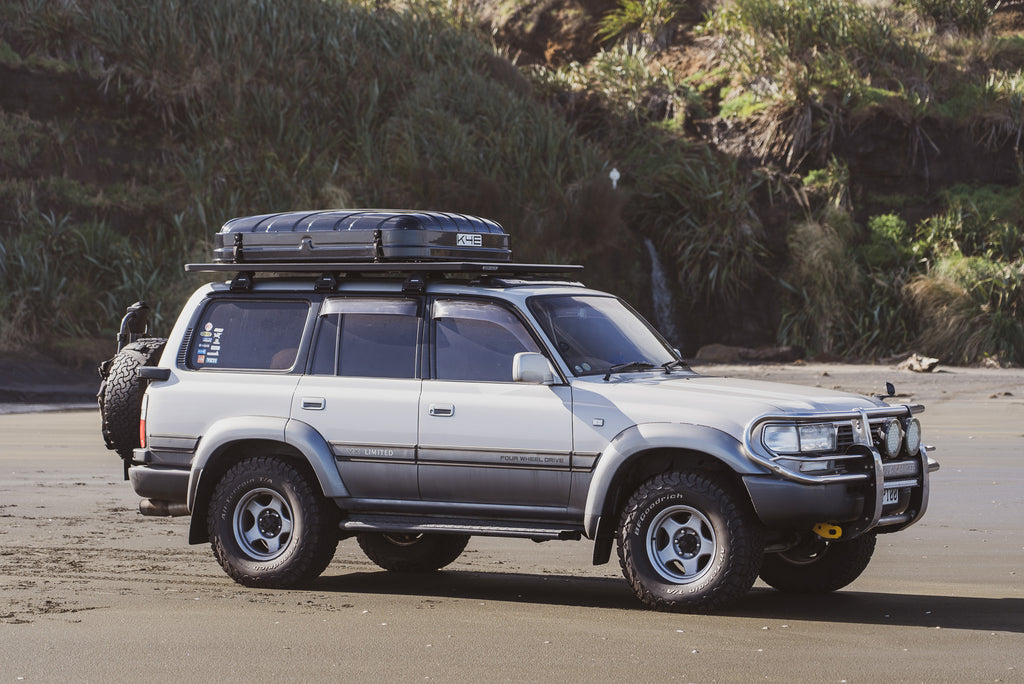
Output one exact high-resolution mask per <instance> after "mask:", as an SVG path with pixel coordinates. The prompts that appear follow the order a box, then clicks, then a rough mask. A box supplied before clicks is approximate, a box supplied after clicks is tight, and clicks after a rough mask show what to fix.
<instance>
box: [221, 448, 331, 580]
mask: <svg viewBox="0 0 1024 684" xmlns="http://www.w3.org/2000/svg"><path fill="white" fill-rule="evenodd" d="M338 517H339V512H338V509H337V507H336V506H335V505H334V504H333V503H332V502H331V501H330V500H328V499H327V498H326V497H324V496H323V495H322V494H321V493H320V490H319V486H318V485H317V484H316V482H315V480H314V479H313V478H312V476H311V475H307V474H306V472H305V470H304V469H302V468H300V467H299V466H298V465H297V464H295V463H292V462H290V461H288V460H287V459H285V458H282V457H277V456H254V457H251V458H247V459H245V460H243V461H240V462H239V463H237V464H235V465H234V466H232V467H231V468H230V469H229V470H228V471H227V472H226V473H225V474H224V475H223V477H221V478H220V480H219V481H218V482H217V486H216V487H215V488H214V491H213V496H212V497H211V498H210V507H209V514H208V516H207V531H208V532H209V535H210V546H211V547H213V554H214V556H216V557H217V562H218V563H220V566H221V567H222V568H224V572H226V573H227V574H228V576H229V577H231V579H233V580H235V581H236V582H238V583H239V584H243V585H245V586H247V587H261V588H274V589H287V588H291V587H297V586H302V585H305V584H308V583H309V582H311V581H313V580H314V579H316V578H317V577H319V576H320V573H322V572H323V571H324V570H325V569H326V568H327V566H328V565H329V564H330V562H331V559H332V558H334V552H335V550H336V549H337V547H338Z"/></svg>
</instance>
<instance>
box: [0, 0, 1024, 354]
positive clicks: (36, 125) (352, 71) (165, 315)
mask: <svg viewBox="0 0 1024 684" xmlns="http://www.w3.org/2000/svg"><path fill="white" fill-rule="evenodd" d="M556 10H557V11H556ZM705 12H706V13H705ZM1002 20H1003V17H1002V15H1000V14H998V13H994V12H993V10H992V9H991V8H990V7H989V6H988V5H986V4H985V3H984V2H981V0H957V2H953V3H950V2H944V3H934V2H926V1H925V0H899V1H898V2H891V3H877V2H872V3H856V2H847V1H845V0H789V1H788V2H784V3H783V2H781V1H780V0H730V1H728V2H723V3H721V4H720V5H719V4H717V3H714V4H708V5H704V4H700V3H697V2H685V1H683V0H622V1H621V2H616V1H615V0H562V1H561V2H526V3H503V2H499V1H497V0H495V2H491V3H488V2H480V1H475V2H470V1H469V0H466V1H465V2H460V1H459V0H409V1H404V2H399V1H397V0H396V1H394V2H379V1H378V2H370V1H368V0H367V1H365V2H344V1H342V0H327V1H322V0H293V1H291V2H287V3H283V2H275V1H273V0H208V1H207V2H191V1H189V0H167V1H163V2H143V1H142V0H124V1H122V2H117V3H114V2H110V1H109V0H92V1H90V2H84V3H61V2H53V1H50V0H12V1H11V2H8V3H5V4H4V5H3V7H0V82H2V83H3V87H2V88H0V283H2V289H0V348H7V349H11V348H25V347H29V346H34V347H39V346H42V347H46V348H49V349H50V351H56V352H60V351H61V347H64V348H65V350H64V353H65V355H66V356H67V357H68V358H76V357H77V358H83V357H88V356H89V353H86V352H81V351H73V350H81V349H84V348H88V344H87V341H88V340H90V339H94V338H97V337H99V338H104V339H103V342H104V350H105V351H106V346H109V342H108V340H109V339H110V338H109V337H107V336H110V335H112V333H113V326H115V325H116V323H117V322H118V320H119V317H120V315H121V313H122V311H123V307H124V306H125V305H126V304H128V303H130V302H132V301H134V300H136V299H138V298H140V297H142V298H145V299H147V300H148V301H149V303H150V304H151V305H154V306H155V307H157V317H156V325H157V327H158V328H162V327H166V325H167V324H168V321H169V320H171V319H173V316H174V315H175V313H176V310H177V307H178V306H179V304H180V302H181V300H182V298H183V297H184V296H186V295H187V293H188V291H189V290H190V289H191V288H192V287H193V286H194V285H195V280H194V278H193V277H186V276H185V275H184V273H183V272H182V270H181V264H182V263H183V262H185V261H189V260H197V259H202V258H204V257H205V255H206V253H207V250H208V249H209V243H210V237H211V236H212V234H213V233H214V232H215V231H216V230H217V229H218V227H219V226H220V224H221V223H223V221H225V220H226V219H228V218H231V217H233V216H238V215H244V214H255V213H263V212H271V211H278V210H287V209H298V208H312V209H316V208H329V207H341V206H390V207H423V208H431V209H438V210H452V211H462V212H468V213H478V214H481V215H485V216H488V217H492V218H495V219H497V220H499V221H500V222H502V223H503V224H504V225H505V226H506V228H507V229H508V230H509V231H510V232H511V233H512V235H513V246H514V247H515V250H516V254H517V257H519V258H521V259H524V260H547V261H571V262H581V263H584V264H585V265H586V266H587V267H588V271H587V273H588V275H587V278H586V279H587V282H588V283H591V284H593V285H595V286H598V287H603V288H607V289H610V290H612V291H615V292H617V293H619V294H622V295H623V296H626V297H627V298H629V299H630V300H632V301H634V302H637V303H638V304H639V305H640V307H641V309H642V310H645V311H647V312H650V311H651V310H652V306H651V305H650V304H649V302H650V282H649V273H650V270H651V264H650V261H649V255H648V251H647V249H645V246H644V243H645V241H649V243H650V244H652V245H653V246H654V247H655V248H656V251H657V253H658V254H659V256H660V260H661V262H662V264H663V266H664V267H665V268H666V270H667V271H668V272H669V273H670V274H672V275H673V276H674V277H673V278H672V292H671V293H670V294H672V296H673V297H674V301H675V309H674V320H673V321H663V323H666V324H668V323H670V322H671V323H674V324H675V327H676V328H677V329H679V330H681V331H682V335H681V338H680V339H676V340H673V342H675V343H677V344H679V345H680V346H682V347H683V348H684V351H686V352H687V353H694V352H695V351H696V348H697V347H698V346H699V345H701V344H704V343H707V342H714V341H723V342H727V343H732V344H742V345H746V346H755V345H758V344H769V343H787V344H797V345H801V346H804V347H805V348H807V349H808V350H809V352H811V353H829V354H839V355H845V356H851V357H860V358H870V357H878V356H884V355H889V354H893V353H896V352H900V351H904V350H907V351H909V350H911V349H915V350H918V351H922V352H926V353H932V354H935V355H938V356H942V357H943V358H944V359H946V360H948V361H951V362H957V363H975V362H979V361H982V360H985V359H995V360H998V361H1000V362H1003V363H1015V364H1021V363H1024V323H1022V318H1024V286H1022V280H1024V251H1022V250H1024V238H1022V224H1021V219H1020V216H1021V212H1020V210H1019V209H1020V204H1021V202H1024V195H1022V186H1021V182H1020V177H1019V167H1020V159H1021V158H1020V152H1021V150H1020V145H1021V137H1022V131H1024V72H1022V71H1021V68H1022V67H1024V38H1022V37H1021V36H1019V35H1017V34H1015V33H1014V32H1013V31H1012V30H1003V29H1000V30H996V29H997V28H998V27H996V26H995V25H996V23H997V22H999V21H1002ZM491 40H494V41H495V43H496V44H492V43H491V42H490V41H491ZM502 55H504V56H507V57H510V58H513V59H516V60H518V61H519V64H520V66H519V67H518V68H517V67H516V66H514V65H513V64H512V63H511V62H510V61H509V60H508V59H505V58H504V57H503V56H502ZM613 168H614V169H616V170H617V171H618V177H619V178H620V179H621V180H620V181H618V184H617V186H615V187H613V181H612V180H611V179H610V177H609V172H611V171H612V169H613Z"/></svg>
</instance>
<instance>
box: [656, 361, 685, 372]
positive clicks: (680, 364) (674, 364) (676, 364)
mask: <svg viewBox="0 0 1024 684" xmlns="http://www.w3.org/2000/svg"><path fill="white" fill-rule="evenodd" d="M661 367H662V368H664V369H665V375H672V369H673V368H681V369H682V370H690V367H689V366H687V365H686V362H685V361H683V360H682V359H672V360H671V361H666V362H665V363H663V364H661Z"/></svg>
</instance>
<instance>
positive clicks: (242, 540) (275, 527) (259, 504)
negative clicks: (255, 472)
mask: <svg viewBox="0 0 1024 684" xmlns="http://www.w3.org/2000/svg"><path fill="white" fill-rule="evenodd" d="M232 526H233V529H234V537H235V542H236V543H237V544H238V546H239V548H240V549H241V550H242V552H243V553H245V554H246V555H247V556H249V557H250V558H252V559H254V560H257V561H270V560H274V559H275V558H277V557H278V556H280V555H281V554H283V553H284V552H285V551H287V550H288V547H289V546H290V545H291V541H292V536H293V532H294V531H295V516H294V513H293V512H292V508H291V505H290V504H289V502H288V500H287V499H285V497H284V496H283V495H282V494H281V493H280V492H278V491H277V490H274V489H270V488H263V487H261V488H259V489H254V490H252V491H250V492H248V493H247V494H245V496H243V497H242V498H241V499H240V500H239V501H238V503H237V504H236V505H235V510H234V515H233V520H232Z"/></svg>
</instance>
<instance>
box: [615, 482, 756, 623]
mask: <svg viewBox="0 0 1024 684" xmlns="http://www.w3.org/2000/svg"><path fill="white" fill-rule="evenodd" d="M618 535H619V536H618V540H619V547H618V548H619V564H620V565H621V566H622V573H623V574H624V575H625V576H626V579H627V580H628V581H629V583H630V585H632V587H633V591H634V592H635V593H636V595H637V597H638V598H639V599H640V600H641V601H642V602H643V603H645V604H646V605H648V606H651V607H652V608H657V609H659V610H692V611H704V610H713V609H716V608H722V607H723V606H726V605H728V604H729V603H731V602H733V601H735V600H736V599H738V598H739V597H741V596H743V595H744V594H745V593H746V592H747V591H748V590H749V589H750V586H751V585H752V584H753V583H754V579H755V578H756V577H757V572H758V568H759V566H760V561H761V555H762V551H763V549H764V541H763V536H762V532H761V528H760V525H759V523H758V522H757V521H756V520H755V519H754V517H753V514H752V513H751V512H750V510H749V506H748V505H747V502H746V500H745V499H743V498H741V497H739V496H737V495H736V494H734V493H733V491H732V489H731V487H729V486H728V484H727V483H726V482H725V481H723V480H719V479H718V478H716V477H715V476H714V475H713V474H710V473H697V472H669V473H663V474H661V475H657V476H655V477H653V478H651V479H650V480H648V481H647V482H645V483H644V484H642V485H641V486H640V487H639V488H638V489H637V490H636V492H635V493H634V494H633V496H632V497H631V498H630V500H629V503H627V504H626V507H625V510H624V511H623V513H622V517H621V519H620V523H619V533H618Z"/></svg>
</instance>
